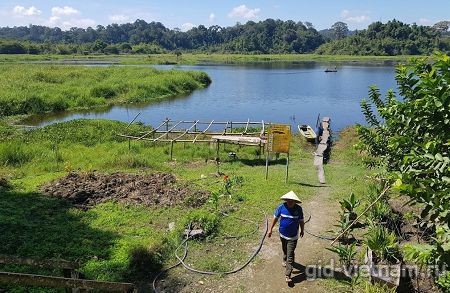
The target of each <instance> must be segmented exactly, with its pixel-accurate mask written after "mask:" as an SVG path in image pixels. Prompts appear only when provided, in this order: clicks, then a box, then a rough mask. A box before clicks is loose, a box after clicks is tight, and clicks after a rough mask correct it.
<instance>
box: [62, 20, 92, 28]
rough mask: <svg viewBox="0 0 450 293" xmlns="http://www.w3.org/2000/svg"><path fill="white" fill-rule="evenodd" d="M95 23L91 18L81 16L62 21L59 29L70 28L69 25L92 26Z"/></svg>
mask: <svg viewBox="0 0 450 293" xmlns="http://www.w3.org/2000/svg"><path fill="white" fill-rule="evenodd" d="M96 24H97V23H96V22H95V20H93V19H89V18H81V19H71V20H67V21H63V23H62V26H61V29H70V28H71V27H79V28H87V27H89V26H90V27H94V26H95V25H96Z"/></svg>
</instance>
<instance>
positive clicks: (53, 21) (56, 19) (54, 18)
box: [48, 16, 61, 26]
mask: <svg viewBox="0 0 450 293" xmlns="http://www.w3.org/2000/svg"><path fill="white" fill-rule="evenodd" d="M60 22H61V17H59V16H51V17H50V18H49V20H48V24H49V25H50V26H56V25H58V24H59V23H60Z"/></svg>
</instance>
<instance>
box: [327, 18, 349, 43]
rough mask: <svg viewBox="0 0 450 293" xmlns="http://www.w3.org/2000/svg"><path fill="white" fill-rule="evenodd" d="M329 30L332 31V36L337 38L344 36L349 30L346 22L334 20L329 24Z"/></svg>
mask: <svg viewBox="0 0 450 293" xmlns="http://www.w3.org/2000/svg"><path fill="white" fill-rule="evenodd" d="M331 30H332V31H333V34H334V37H335V38H336V39H337V40H340V39H343V38H345V37H346V36H347V35H348V32H349V30H348V26H347V24H346V23H345V22H342V21H338V22H335V23H334V24H333V25H332V26H331Z"/></svg>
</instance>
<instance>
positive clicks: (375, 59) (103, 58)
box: [0, 53, 423, 64]
mask: <svg viewBox="0 0 450 293" xmlns="http://www.w3.org/2000/svg"><path fill="white" fill-rule="evenodd" d="M411 57H423V56H409V55H408V56H406V55H405V56H349V55H318V54H283V55H282V54H260V55H250V54H206V53H198V54H197V53H184V54H182V55H181V56H176V55H175V54H171V53H167V54H151V55H89V56H85V55H0V63H16V62H38V63H39V62H55V63H76V62H94V61H99V62H111V63H121V64H202V63H251V62H308V61H315V62H325V63H330V64H335V63H336V64H338V63H345V62H347V63H348V62H360V63H384V62H394V63H397V62H407V61H408V60H409V59H410V58H411Z"/></svg>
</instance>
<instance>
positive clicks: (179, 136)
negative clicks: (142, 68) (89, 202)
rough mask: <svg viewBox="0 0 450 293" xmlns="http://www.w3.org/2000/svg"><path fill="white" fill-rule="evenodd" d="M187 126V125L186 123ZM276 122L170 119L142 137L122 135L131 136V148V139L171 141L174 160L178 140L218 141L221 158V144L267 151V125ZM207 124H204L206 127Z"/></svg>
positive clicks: (129, 143)
mask: <svg viewBox="0 0 450 293" xmlns="http://www.w3.org/2000/svg"><path fill="white" fill-rule="evenodd" d="M137 116H138V115H136V117H137ZM136 117H135V118H134V119H133V120H132V121H131V122H130V123H129V124H128V125H127V127H126V128H125V130H127V129H128V128H129V126H130V125H131V124H132V123H133V122H134V120H135V119H136ZM186 125H187V126H186ZM253 125H258V126H261V131H257V132H250V131H249V127H251V126H253ZM269 125H272V123H266V122H264V121H261V122H252V121H250V119H248V120H247V121H244V122H237V121H214V120H212V121H209V122H204V121H200V120H194V121H191V120H181V121H173V120H171V119H169V118H166V119H165V120H164V121H163V122H162V123H161V124H159V125H158V126H157V127H156V128H154V129H152V130H150V131H147V132H143V133H142V134H141V135H140V136H136V135H132V134H127V133H124V134H118V135H119V136H120V137H124V138H127V139H128V147H129V148H131V140H135V141H139V140H144V141H149V142H152V143H153V145H155V144H156V143H157V142H162V143H170V151H169V155H170V160H172V159H173V148H174V144H175V143H177V142H184V143H186V142H188V143H216V144H217V148H216V151H217V158H218V157H219V145H220V143H230V144H238V145H245V146H258V147H259V148H260V153H262V152H264V146H265V144H266V142H267V139H266V132H267V127H268V126H269ZM202 126H203V127H202ZM214 126H216V128H217V126H221V127H224V128H223V131H220V132H219V131H217V130H216V131H210V129H212V128H214ZM239 126H242V127H245V129H244V131H242V132H233V129H236V127H239Z"/></svg>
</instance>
